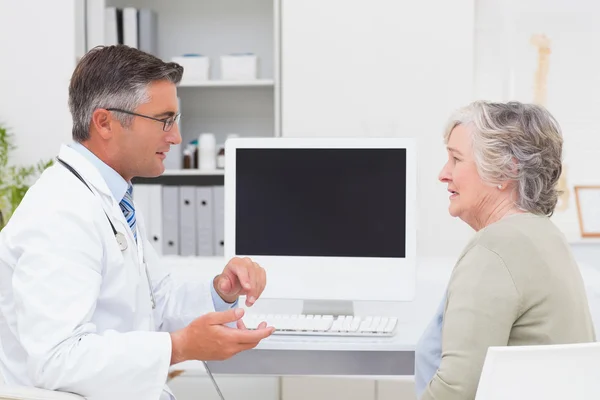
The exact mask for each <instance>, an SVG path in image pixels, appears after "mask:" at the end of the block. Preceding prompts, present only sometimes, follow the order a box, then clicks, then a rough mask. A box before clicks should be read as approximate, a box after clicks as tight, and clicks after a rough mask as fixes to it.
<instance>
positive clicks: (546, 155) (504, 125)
mask: <svg viewBox="0 0 600 400" xmlns="http://www.w3.org/2000/svg"><path fill="white" fill-rule="evenodd" d="M463 124H465V125H467V124H468V125H470V126H471V134H472V140H473V153H474V157H475V163H476V165H477V170H478V172H479V175H480V176H481V178H482V179H483V180H484V182H488V183H490V184H492V185H497V184H499V183H500V182H503V181H507V180H511V181H515V182H516V183H517V191H518V196H517V199H516V205H517V207H519V208H520V209H522V210H525V211H529V212H531V213H533V214H538V215H547V216H551V215H552V214H553V213H554V208H555V207H556V203H557V201H558V196H559V195H560V192H559V191H558V190H557V189H556V184H557V182H558V179H559V178H560V174H561V172H562V144H563V138H562V133H561V129H560V126H559V124H558V122H557V121H556V119H554V117H553V116H552V115H551V114H550V113H549V112H548V110H546V109H545V108H544V107H541V106H538V105H535V104H523V103H519V102H509V103H491V102H485V101H476V102H474V103H471V104H469V105H468V106H466V107H464V108H462V109H460V110H458V111H457V112H456V113H455V114H454V115H453V116H452V117H451V118H450V120H449V122H448V125H447V127H446V130H445V133H444V140H445V142H446V143H447V142H448V140H449V138H450V134H451V132H452V130H453V129H454V128H455V127H456V126H458V125H463Z"/></svg>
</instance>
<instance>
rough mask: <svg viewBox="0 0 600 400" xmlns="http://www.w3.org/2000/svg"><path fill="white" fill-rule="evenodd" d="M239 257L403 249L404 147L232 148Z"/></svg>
mask: <svg viewBox="0 0 600 400" xmlns="http://www.w3.org/2000/svg"><path fill="white" fill-rule="evenodd" d="M235 151H236V188H235V190H236V206H235V208H236V215H235V226H236V228H235V229H236V230H235V251H236V254H248V255H261V256H309V257H388V258H389V257H394V258H404V257H405V250H406V243H405V239H406V237H405V236H406V233H405V230H406V149H356V148H350V149H340V148H336V149H329V148H328V149H324V148H319V149H314V148H310V149H307V148H303V149H291V148H285V149H264V148H262V149H246V148H245V149H236V150H235Z"/></svg>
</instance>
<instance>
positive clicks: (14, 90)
mask: <svg viewBox="0 0 600 400" xmlns="http://www.w3.org/2000/svg"><path fill="white" fill-rule="evenodd" d="M74 22H75V1H74V0H71V1H66V0H65V1H48V0H27V1H11V0H0V38H1V39H0V54H2V62H0V110H1V111H0V121H1V123H2V125H4V126H6V127H8V128H10V132H11V133H13V134H14V140H15V144H16V146H17V149H16V150H14V152H12V153H11V156H10V158H11V160H10V161H11V164H12V163H14V164H16V165H32V164H36V163H37V162H38V161H39V160H40V159H45V160H47V159H50V158H52V157H54V156H55V155H56V154H58V150H59V148H60V144H61V143H63V142H66V141H68V140H70V138H71V126H72V124H71V116H70V114H69V108H68V105H67V100H68V87H69V80H70V78H71V74H72V72H73V69H74V67H75V61H76V60H75V23H74Z"/></svg>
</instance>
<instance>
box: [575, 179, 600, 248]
mask: <svg viewBox="0 0 600 400" xmlns="http://www.w3.org/2000/svg"><path fill="white" fill-rule="evenodd" d="M575 201H576V203H577V216H578V218H579V229H580V232H581V237H584V238H600V185H597V186H593V185H589V186H575Z"/></svg>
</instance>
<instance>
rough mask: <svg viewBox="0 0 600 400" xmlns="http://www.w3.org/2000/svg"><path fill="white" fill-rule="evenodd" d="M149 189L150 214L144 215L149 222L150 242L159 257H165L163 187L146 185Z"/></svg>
mask: <svg viewBox="0 0 600 400" xmlns="http://www.w3.org/2000/svg"><path fill="white" fill-rule="evenodd" d="M146 186H147V187H148V189H149V192H150V193H149V197H150V212H149V215H146V214H144V217H145V221H149V226H148V227H147V228H146V229H148V240H149V241H150V243H152V246H153V247H154V250H156V253H157V254H158V255H159V256H162V255H163V243H164V240H163V198H162V186H161V185H154V184H153V185H146Z"/></svg>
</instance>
